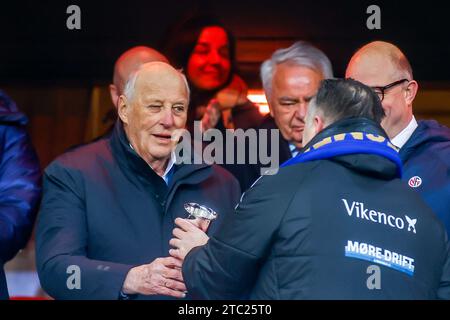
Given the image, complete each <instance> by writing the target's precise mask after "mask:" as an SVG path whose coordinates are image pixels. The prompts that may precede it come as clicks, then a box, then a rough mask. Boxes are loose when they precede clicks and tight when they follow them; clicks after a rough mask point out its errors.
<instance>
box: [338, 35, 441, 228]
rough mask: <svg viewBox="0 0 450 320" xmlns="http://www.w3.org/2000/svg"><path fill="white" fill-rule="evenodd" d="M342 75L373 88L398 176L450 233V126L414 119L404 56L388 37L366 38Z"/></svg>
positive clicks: (408, 69)
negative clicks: (396, 154) (397, 164)
mask: <svg viewBox="0 0 450 320" xmlns="http://www.w3.org/2000/svg"><path fill="white" fill-rule="evenodd" d="M380 70H382V72H380ZM346 77H350V78H353V79H356V80H358V81H361V82H362V83H364V84H366V85H368V86H372V88H374V89H375V91H376V92H377V93H378V95H379V97H380V99H381V100H382V105H383V109H384V110H385V112H386V117H385V119H383V121H382V122H381V125H382V127H383V128H384V129H385V130H386V132H387V134H388V136H389V139H391V141H392V143H393V144H394V145H395V146H396V147H398V148H399V149H400V153H399V154H400V158H401V159H402V162H403V165H404V170H403V180H404V181H405V182H406V183H407V185H408V186H409V187H410V188H412V189H414V190H416V191H418V192H419V193H420V195H421V196H422V198H423V199H424V200H425V202H426V203H427V204H428V205H429V206H430V208H431V209H432V210H433V211H434V212H435V213H436V214H437V216H438V217H439V219H440V220H441V221H442V222H443V223H444V225H445V227H446V230H447V233H450V129H449V128H447V127H445V126H442V125H439V124H438V123H437V122H436V121H416V119H415V117H414V115H413V111H412V104H413V101H414V98H415V96H416V93H417V90H418V84H417V82H416V81H415V80H414V79H413V72H412V68H411V65H410V64H409V62H408V59H407V58H406V56H405V55H404V54H403V53H402V52H401V51H400V49H399V48H397V47H396V46H394V45H392V44H390V43H387V42H381V41H375V42H371V43H369V44H367V45H365V46H364V47H362V48H361V49H359V50H358V51H357V52H356V53H355V54H354V56H353V57H352V59H351V60H350V63H349V65H348V67H347V71H346Z"/></svg>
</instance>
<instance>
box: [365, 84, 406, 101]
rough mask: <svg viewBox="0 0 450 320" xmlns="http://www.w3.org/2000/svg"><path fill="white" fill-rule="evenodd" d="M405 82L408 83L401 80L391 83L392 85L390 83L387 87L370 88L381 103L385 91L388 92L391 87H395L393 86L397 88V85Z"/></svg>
mask: <svg viewBox="0 0 450 320" xmlns="http://www.w3.org/2000/svg"><path fill="white" fill-rule="evenodd" d="M405 81H407V82H409V80H408V79H401V80H398V81H395V82H392V83H390V84H388V85H386V86H384V87H371V88H372V89H373V90H374V91H375V93H376V94H377V95H378V97H379V98H380V101H383V100H384V95H385V92H386V90H388V89H390V88H392V87H395V86H397V85H399V84H401V83H403V82H405Z"/></svg>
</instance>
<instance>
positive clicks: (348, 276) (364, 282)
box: [171, 79, 450, 299]
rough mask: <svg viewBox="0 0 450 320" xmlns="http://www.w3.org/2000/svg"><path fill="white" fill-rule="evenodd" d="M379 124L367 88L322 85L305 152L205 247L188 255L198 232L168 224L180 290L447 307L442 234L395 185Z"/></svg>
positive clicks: (256, 189) (257, 188) (248, 199)
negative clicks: (426, 302)
mask: <svg viewBox="0 0 450 320" xmlns="http://www.w3.org/2000/svg"><path fill="white" fill-rule="evenodd" d="M383 116H384V111H383V109H382V106H381V104H380V101H379V99H378V98H377V96H376V94H375V93H374V92H373V91H372V90H371V89H370V88H368V87H366V86H364V85H363V84H361V83H359V82H357V81H354V80H351V79H348V80H324V81H323V82H322V85H321V87H320V89H319V91H318V93H317V96H316V97H315V98H313V99H312V100H311V102H310V105H309V108H308V113H307V116H306V123H305V131H304V136H303V141H304V142H305V143H306V146H305V148H304V149H303V150H302V151H301V153H300V154H299V155H298V156H296V157H294V158H292V159H291V160H289V161H287V162H286V163H284V164H283V166H282V168H281V169H280V170H279V172H278V173H277V174H276V175H272V176H263V177H262V178H260V179H259V180H258V181H257V182H256V183H255V185H254V186H253V187H252V188H250V189H249V190H248V191H247V192H246V193H245V194H244V196H243V197H242V200H241V202H240V204H239V205H238V207H237V208H236V211H235V213H234V214H231V215H227V216H226V217H225V220H224V222H223V224H222V225H221V226H220V227H219V228H218V230H217V232H216V233H215V234H214V236H212V237H211V238H210V239H209V241H208V242H207V244H206V245H204V246H200V247H195V248H193V247H194V246H197V245H199V244H201V243H202V242H196V241H192V239H194V238H195V237H194V234H197V237H196V238H199V236H198V234H199V232H201V231H195V230H194V229H195V228H188V227H186V223H185V221H183V220H182V219H178V221H176V223H177V225H178V226H179V228H180V229H184V231H185V232H184V233H183V232H179V231H177V232H174V234H175V235H177V236H176V239H172V240H171V243H172V244H174V245H176V249H173V250H171V254H173V255H174V256H176V257H178V258H185V259H184V263H183V269H182V270H183V278H184V281H185V283H186V287H187V289H188V291H189V292H190V294H191V295H192V296H193V297H197V298H207V299H238V298H250V299H436V298H446V299H449V298H450V253H449V242H448V239H447V234H446V232H445V229H444V227H443V225H442V223H441V222H440V221H439V220H438V219H437V218H436V217H435V215H434V214H433V212H432V211H431V210H430V209H429V208H428V207H427V206H426V205H425V203H424V202H423V201H422V199H420V197H419V196H418V195H417V194H416V193H415V192H413V191H412V190H410V188H408V187H407V186H405V185H404V183H402V181H401V180H400V179H399V177H400V176H401V171H402V164H401V160H400V158H399V156H398V153H397V151H396V148H395V147H394V146H393V145H392V144H391V142H390V141H389V139H388V138H387V135H386V133H385V132H384V130H383V129H382V128H381V127H380V125H379V122H380V120H381V118H382V117H383ZM219 214H220V213H219ZM191 229H192V230H193V231H191ZM203 243H205V242H203ZM192 248H193V249H192ZM191 249H192V251H190V250H191ZM189 251H190V252H189ZM187 253H189V254H187ZM186 254H187V255H186Z"/></svg>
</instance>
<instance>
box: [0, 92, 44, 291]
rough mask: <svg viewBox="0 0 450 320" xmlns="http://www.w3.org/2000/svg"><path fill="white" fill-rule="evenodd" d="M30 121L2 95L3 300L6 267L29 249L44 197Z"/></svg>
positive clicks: (0, 263) (0, 229)
mask: <svg viewBox="0 0 450 320" xmlns="http://www.w3.org/2000/svg"><path fill="white" fill-rule="evenodd" d="M27 121H28V120H27V118H26V117H25V115H24V114H23V113H20V112H19V111H18V109H17V107H16V105H15V103H14V102H13V101H12V100H11V99H10V98H9V97H8V96H6V95H5V94H4V93H3V92H2V91H0V141H2V143H1V144H0V176H1V178H0V206H1V209H0V299H7V298H8V290H7V286H6V279H5V274H4V271H3V264H4V263H6V262H7V261H8V260H10V259H12V258H13V257H14V256H15V255H16V253H17V252H18V251H19V250H20V249H22V248H23V247H24V246H25V245H26V243H27V241H28V239H29V237H30V234H31V229H32V227H33V223H34V219H35V217H36V209H37V205H38V202H39V197H40V193H41V185H40V178H41V173H40V168H39V161H38V158H37V156H36V152H35V151H34V149H33V146H32V145H31V141H30V139H29V137H28V134H27V132H26V130H25V125H26V123H27Z"/></svg>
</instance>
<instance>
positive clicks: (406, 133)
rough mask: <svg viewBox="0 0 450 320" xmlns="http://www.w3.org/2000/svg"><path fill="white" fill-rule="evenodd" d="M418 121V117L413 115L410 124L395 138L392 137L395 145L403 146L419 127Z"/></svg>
mask: <svg viewBox="0 0 450 320" xmlns="http://www.w3.org/2000/svg"><path fill="white" fill-rule="evenodd" d="M417 126H418V125H417V121H416V118H415V117H414V116H413V117H412V119H411V121H410V122H409V124H408V125H407V126H406V127H405V128H404V129H403V130H402V131H400V133H399V134H398V135H396V136H395V137H394V138H392V140H391V142H392V144H393V145H394V146H396V147H397V148H399V149H400V148H402V147H403V146H404V145H405V143H406V141H408V140H409V138H411V136H412V134H413V132H414V130H416V128H417Z"/></svg>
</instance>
